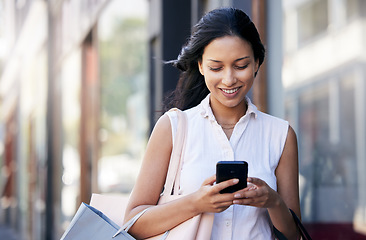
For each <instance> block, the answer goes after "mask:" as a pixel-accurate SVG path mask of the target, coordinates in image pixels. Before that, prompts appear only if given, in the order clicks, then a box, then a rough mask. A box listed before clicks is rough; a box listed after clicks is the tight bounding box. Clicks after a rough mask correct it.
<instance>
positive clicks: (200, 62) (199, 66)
mask: <svg viewBox="0 0 366 240" xmlns="http://www.w3.org/2000/svg"><path fill="white" fill-rule="evenodd" d="M198 70H199V71H200V73H201V74H202V76H204V74H203V66H202V60H198Z"/></svg>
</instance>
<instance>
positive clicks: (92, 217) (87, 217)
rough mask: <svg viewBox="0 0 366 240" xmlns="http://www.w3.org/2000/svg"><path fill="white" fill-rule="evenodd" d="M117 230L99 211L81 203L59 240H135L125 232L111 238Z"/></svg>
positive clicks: (117, 227) (114, 224)
mask: <svg viewBox="0 0 366 240" xmlns="http://www.w3.org/2000/svg"><path fill="white" fill-rule="evenodd" d="M119 229H120V227H119V226H118V225H117V224H116V223H114V222H113V221H112V220H110V219H109V218H108V217H107V216H105V215H104V214H103V213H102V212H101V211H99V210H97V209H96V208H93V207H91V206H89V205H88V204H86V203H82V204H81V205H80V207H79V209H78V211H77V212H76V214H75V216H74V218H73V219H72V221H71V223H70V225H69V227H68V228H67V230H66V231H65V233H64V234H63V236H62V237H61V240H86V239H93V240H107V239H116V240H118V239H124V240H134V239H135V238H133V237H132V236H131V235H129V234H128V233H127V232H126V231H120V234H118V235H116V236H115V237H114V238H113V236H114V235H115V234H116V232H117V231H118V230H119Z"/></svg>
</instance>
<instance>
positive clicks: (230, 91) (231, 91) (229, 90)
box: [222, 88, 239, 94]
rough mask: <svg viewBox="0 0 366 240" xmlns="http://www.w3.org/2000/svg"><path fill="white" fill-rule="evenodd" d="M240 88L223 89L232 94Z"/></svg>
mask: <svg viewBox="0 0 366 240" xmlns="http://www.w3.org/2000/svg"><path fill="white" fill-rule="evenodd" d="M238 89H239V88H234V89H222V91H224V92H225V93H228V94H232V93H234V92H236V91H238Z"/></svg>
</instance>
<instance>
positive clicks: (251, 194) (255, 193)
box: [233, 177, 281, 208]
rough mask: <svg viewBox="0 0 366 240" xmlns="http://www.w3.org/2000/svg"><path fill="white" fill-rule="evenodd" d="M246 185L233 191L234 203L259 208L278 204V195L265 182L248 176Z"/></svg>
mask: <svg viewBox="0 0 366 240" xmlns="http://www.w3.org/2000/svg"><path fill="white" fill-rule="evenodd" d="M248 182H249V184H248V187H246V188H244V189H243V190H239V191H237V192H235V193H234V198H235V200H234V201H233V203H234V204H240V205H248V206H253V207H260V208H273V207H276V206H278V205H279V202H280V201H281V200H280V196H279V194H278V193H277V192H276V191H275V190H273V189H272V188H271V187H270V186H268V185H267V183H266V182H265V181H263V180H261V179H259V178H253V177H250V178H248Z"/></svg>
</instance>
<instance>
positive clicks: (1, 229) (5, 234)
mask: <svg viewBox="0 0 366 240" xmlns="http://www.w3.org/2000/svg"><path fill="white" fill-rule="evenodd" d="M0 239H1V240H20V238H19V236H18V235H17V234H16V233H15V232H14V231H13V230H12V229H11V228H9V227H8V226H7V225H0Z"/></svg>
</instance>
